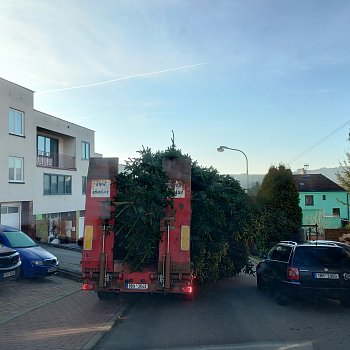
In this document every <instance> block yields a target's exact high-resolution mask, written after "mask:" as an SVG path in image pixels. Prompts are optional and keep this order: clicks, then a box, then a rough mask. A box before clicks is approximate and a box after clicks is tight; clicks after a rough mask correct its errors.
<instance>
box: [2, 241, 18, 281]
mask: <svg viewBox="0 0 350 350" xmlns="http://www.w3.org/2000/svg"><path fill="white" fill-rule="evenodd" d="M20 266H21V259H20V256H19V253H17V252H16V251H15V250H13V249H11V248H7V247H5V246H4V245H3V244H1V243H0V282H2V281H4V280H10V279H15V278H17V277H18V274H19V268H20Z"/></svg>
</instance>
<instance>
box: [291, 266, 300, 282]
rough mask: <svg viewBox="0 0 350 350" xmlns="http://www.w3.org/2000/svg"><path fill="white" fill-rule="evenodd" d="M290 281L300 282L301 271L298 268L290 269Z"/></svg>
mask: <svg viewBox="0 0 350 350" xmlns="http://www.w3.org/2000/svg"><path fill="white" fill-rule="evenodd" d="M288 279H289V280H290V281H299V269H298V268H297V267H288Z"/></svg>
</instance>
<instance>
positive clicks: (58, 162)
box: [36, 151, 76, 170]
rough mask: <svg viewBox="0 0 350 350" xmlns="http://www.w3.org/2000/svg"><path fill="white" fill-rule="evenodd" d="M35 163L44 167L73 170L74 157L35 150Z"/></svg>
mask: <svg viewBox="0 0 350 350" xmlns="http://www.w3.org/2000/svg"><path fill="white" fill-rule="evenodd" d="M36 165H37V166H40V167H44V168H56V169H66V170H75V169H76V167H75V157H72V156H66V155H64V154H57V153H47V152H41V151H37V156H36Z"/></svg>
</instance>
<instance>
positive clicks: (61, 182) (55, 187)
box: [44, 174, 72, 195]
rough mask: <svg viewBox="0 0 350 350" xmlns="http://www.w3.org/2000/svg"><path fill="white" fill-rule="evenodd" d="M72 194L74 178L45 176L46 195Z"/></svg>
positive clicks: (68, 176)
mask: <svg viewBox="0 0 350 350" xmlns="http://www.w3.org/2000/svg"><path fill="white" fill-rule="evenodd" d="M57 194H58V195H62V194H72V176H70V175H57V174H44V195H57Z"/></svg>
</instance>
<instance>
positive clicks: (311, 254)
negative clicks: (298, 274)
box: [293, 246, 350, 266]
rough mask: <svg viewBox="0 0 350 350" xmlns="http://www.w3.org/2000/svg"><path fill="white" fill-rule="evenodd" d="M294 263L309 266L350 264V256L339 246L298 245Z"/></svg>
mask: <svg viewBox="0 0 350 350" xmlns="http://www.w3.org/2000/svg"><path fill="white" fill-rule="evenodd" d="M293 264H294V265H307V266H318V265H322V266H323V265H327V266H339V265H347V266H350V256H349V254H348V253H347V252H346V251H345V250H344V249H342V248H338V247H324V246H315V247H296V248H295V254H294V259H293Z"/></svg>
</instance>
